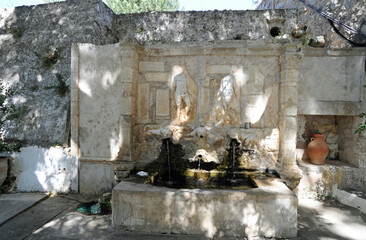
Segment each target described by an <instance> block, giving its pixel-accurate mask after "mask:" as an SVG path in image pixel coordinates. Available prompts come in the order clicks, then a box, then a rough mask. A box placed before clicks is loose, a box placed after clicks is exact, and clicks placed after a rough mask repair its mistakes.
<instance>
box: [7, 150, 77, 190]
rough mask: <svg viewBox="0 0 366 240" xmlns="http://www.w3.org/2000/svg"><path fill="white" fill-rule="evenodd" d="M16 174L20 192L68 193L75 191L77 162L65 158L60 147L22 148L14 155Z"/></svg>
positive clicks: (72, 158) (65, 155)
mask: <svg viewBox="0 0 366 240" xmlns="http://www.w3.org/2000/svg"><path fill="white" fill-rule="evenodd" d="M13 158H14V159H15V163H16V171H21V172H19V173H18V177H17V179H16V181H17V186H18V189H19V190H21V191H24V190H27V191H52V192H68V191H70V190H76V189H77V169H78V166H77V161H76V158H75V157H71V156H67V154H66V153H65V152H64V150H63V149H62V148H61V147H52V148H50V149H45V148H38V147H25V148H22V151H21V152H20V153H14V154H13Z"/></svg>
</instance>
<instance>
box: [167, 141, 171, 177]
mask: <svg viewBox="0 0 366 240" xmlns="http://www.w3.org/2000/svg"><path fill="white" fill-rule="evenodd" d="M166 149H167V157H168V174H169V175H168V177H169V178H168V182H171V179H170V152H169V140H168V141H166Z"/></svg>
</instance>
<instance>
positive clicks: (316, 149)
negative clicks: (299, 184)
mask: <svg viewBox="0 0 366 240" xmlns="http://www.w3.org/2000/svg"><path fill="white" fill-rule="evenodd" d="M324 137H325V135H324V134H314V137H313V138H311V139H310V143H309V144H308V153H309V157H310V162H311V163H313V164H318V165H322V164H324V161H325V158H326V157H327V155H328V153H329V147H328V144H327V143H326V142H325V141H324Z"/></svg>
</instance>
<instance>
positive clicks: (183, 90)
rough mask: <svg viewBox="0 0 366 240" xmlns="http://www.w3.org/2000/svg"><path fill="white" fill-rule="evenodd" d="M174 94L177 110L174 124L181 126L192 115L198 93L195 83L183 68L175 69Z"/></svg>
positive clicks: (177, 67)
mask: <svg viewBox="0 0 366 240" xmlns="http://www.w3.org/2000/svg"><path fill="white" fill-rule="evenodd" d="M172 92H173V93H174V97H173V100H174V101H175V108H176V116H175V121H174V123H175V124H178V125H179V124H182V123H185V122H186V121H188V119H189V117H190V115H192V108H193V106H194V102H195V100H196V93H197V86H196V83H195V81H194V80H193V79H191V78H190V76H189V75H188V73H187V72H186V71H185V70H184V68H183V67H181V66H175V67H174V68H173V77H172Z"/></svg>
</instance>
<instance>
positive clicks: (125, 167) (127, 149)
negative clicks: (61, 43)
mask: <svg viewBox="0 0 366 240" xmlns="http://www.w3.org/2000/svg"><path fill="white" fill-rule="evenodd" d="M121 51H122V54H121V56H122V61H121V62H122V66H121V68H122V74H121V81H122V98H121V103H120V104H121V117H120V122H119V127H120V129H121V131H120V132H121V133H122V136H120V138H122V139H123V147H122V148H121V149H120V152H119V154H118V157H117V159H116V164H115V175H116V177H117V180H122V179H124V178H125V177H127V176H128V174H129V172H130V170H132V169H133V168H134V165H135V162H134V161H132V148H133V146H132V131H133V129H132V128H133V126H134V118H133V116H134V115H135V112H136V96H137V90H136V89H137V88H136V85H137V76H138V53H137V51H136V46H135V45H130V44H123V45H121Z"/></svg>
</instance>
